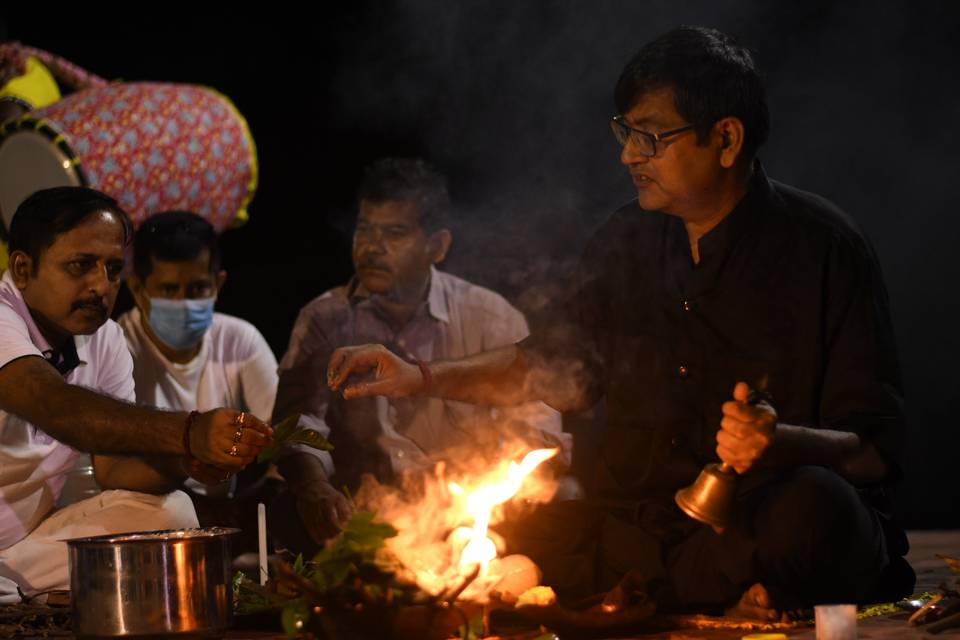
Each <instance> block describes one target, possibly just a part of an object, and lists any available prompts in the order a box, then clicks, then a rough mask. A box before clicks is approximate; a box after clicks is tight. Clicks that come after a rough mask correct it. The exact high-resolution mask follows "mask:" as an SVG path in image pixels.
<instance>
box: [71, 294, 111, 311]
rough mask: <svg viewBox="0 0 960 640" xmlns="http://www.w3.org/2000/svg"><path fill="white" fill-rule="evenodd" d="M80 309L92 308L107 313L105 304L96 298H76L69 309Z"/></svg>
mask: <svg viewBox="0 0 960 640" xmlns="http://www.w3.org/2000/svg"><path fill="white" fill-rule="evenodd" d="M80 309H93V310H94V311H99V312H100V313H102V314H104V315H106V314H107V305H105V304H103V301H101V300H99V299H97V298H90V299H87V300H76V301H75V302H74V303H73V304H71V305H70V310H71V311H78V310H80Z"/></svg>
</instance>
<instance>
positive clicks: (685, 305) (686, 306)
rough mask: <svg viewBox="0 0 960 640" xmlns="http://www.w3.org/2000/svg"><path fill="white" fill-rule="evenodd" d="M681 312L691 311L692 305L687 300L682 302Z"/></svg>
mask: <svg viewBox="0 0 960 640" xmlns="http://www.w3.org/2000/svg"><path fill="white" fill-rule="evenodd" d="M683 310H684V311H693V303H692V302H690V301H689V300H684V301H683Z"/></svg>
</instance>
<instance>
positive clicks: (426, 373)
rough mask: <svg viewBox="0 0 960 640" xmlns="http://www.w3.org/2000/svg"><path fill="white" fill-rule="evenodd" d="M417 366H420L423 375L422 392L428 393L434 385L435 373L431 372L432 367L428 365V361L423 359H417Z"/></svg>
mask: <svg viewBox="0 0 960 640" xmlns="http://www.w3.org/2000/svg"><path fill="white" fill-rule="evenodd" d="M417 366H418V367H420V375H422V376H423V387H422V388H421V389H420V393H421V394H425V393H428V392H429V391H430V389H431V388H432V387H433V374H432V373H431V372H430V367H428V366H427V363H426V362H424V361H423V360H417Z"/></svg>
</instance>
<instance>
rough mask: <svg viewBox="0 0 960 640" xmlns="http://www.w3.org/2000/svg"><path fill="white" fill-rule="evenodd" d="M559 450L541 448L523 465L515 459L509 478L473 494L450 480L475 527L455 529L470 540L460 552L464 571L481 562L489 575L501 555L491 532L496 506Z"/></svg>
mask: <svg viewBox="0 0 960 640" xmlns="http://www.w3.org/2000/svg"><path fill="white" fill-rule="evenodd" d="M558 452H559V449H537V450H535V451H531V452H530V453H528V454H527V455H525V456H524V457H523V460H522V461H521V462H520V464H517V463H516V462H514V461H512V460H511V461H510V465H509V467H507V477H506V478H504V479H503V480H500V481H499V482H497V481H493V482H490V483H489V484H484V485H481V486H480V487H478V488H477V489H475V490H473V491H472V492H470V493H469V494H466V493H465V492H464V490H463V488H462V487H461V486H460V485H459V484H457V483H456V482H450V483H449V485H448V487H449V489H450V493H452V494H453V495H455V496H459V497H462V498H463V499H464V501H465V503H466V511H467V514H469V516H470V517H471V518H472V519H473V526H472V527H471V528H470V529H469V530H468V531H466V532H463V533H460V534H457V533H456V532H455V536H456V537H463V538H466V540H467V543H466V545H465V546H464V547H463V550H462V551H461V552H460V562H459V567H460V570H461V571H462V572H466V571H467V570H468V569H469V568H470V567H471V566H472V565H474V564H479V565H480V575H481V576H486V575H487V574H488V572H489V569H490V561H491V560H493V559H494V558H496V557H497V546H496V544H495V543H494V541H493V540H491V539H490V537H489V536H488V535H487V529H488V527H489V526H490V514H491V513H492V512H493V508H494V507H496V506H497V505H501V504H503V503H504V502H506V501H507V500H509V499H510V498H512V497H513V496H515V495H516V493H517V491H519V490H520V487H521V485H523V481H524V479H526V477H527V476H528V475H530V473H531V472H532V471H533V470H534V469H536V468H537V467H538V466H540V464H541V463H543V462H545V461H547V460H549V459H550V458H552V457H554V456H555V455H557V453H558Z"/></svg>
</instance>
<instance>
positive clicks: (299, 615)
mask: <svg viewBox="0 0 960 640" xmlns="http://www.w3.org/2000/svg"><path fill="white" fill-rule="evenodd" d="M309 619H310V609H308V608H307V604H306V603H305V602H304V601H303V600H291V601H290V602H289V603H288V604H287V606H285V607H284V608H283V613H282V614H281V615H280V622H281V623H283V630H284V631H286V632H287V635H288V636H290V637H291V638H292V637H294V636H296V635H298V634H299V633H300V631H301V630H302V629H303V625H304V624H306V622H307V620H309Z"/></svg>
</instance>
